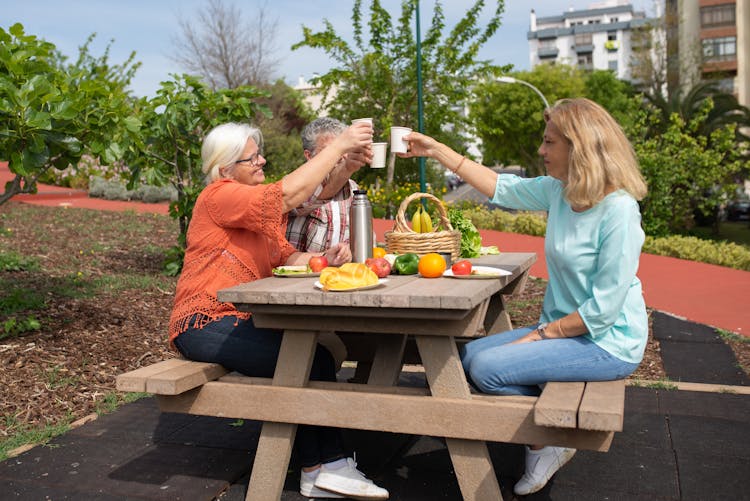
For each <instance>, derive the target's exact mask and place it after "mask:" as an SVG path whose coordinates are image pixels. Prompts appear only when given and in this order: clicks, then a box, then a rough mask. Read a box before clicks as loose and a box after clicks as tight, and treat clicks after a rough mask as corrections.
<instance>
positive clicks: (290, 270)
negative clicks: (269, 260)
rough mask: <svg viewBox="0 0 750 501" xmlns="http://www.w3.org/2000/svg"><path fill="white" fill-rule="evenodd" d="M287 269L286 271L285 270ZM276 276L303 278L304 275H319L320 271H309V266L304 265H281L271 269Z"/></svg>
mask: <svg viewBox="0 0 750 501" xmlns="http://www.w3.org/2000/svg"><path fill="white" fill-rule="evenodd" d="M284 271H286V273H285V272H284ZM271 273H273V276H274V277H282V278H302V277H318V276H320V272H317V273H315V272H313V271H309V268H308V267H307V266H304V265H299V266H295V265H290V266H279V267H277V268H274V269H273V270H271Z"/></svg>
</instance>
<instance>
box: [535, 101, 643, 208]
mask: <svg viewBox="0 0 750 501" xmlns="http://www.w3.org/2000/svg"><path fill="white" fill-rule="evenodd" d="M544 120H545V122H551V123H552V124H554V125H555V127H557V129H558V130H559V131H560V133H561V134H562V135H563V137H565V139H567V141H568V143H569V144H570V155H569V158H568V181H567V183H566V185H565V198H566V200H567V201H568V202H570V203H571V204H572V205H573V206H577V207H592V206H594V205H596V204H597V203H598V202H600V201H601V200H602V199H603V198H604V196H605V195H606V194H607V189H608V188H609V187H612V188H614V189H615V190H619V189H622V190H625V191H626V192H628V193H629V194H630V195H632V196H633V198H635V199H636V200H641V199H643V197H645V196H646V192H647V190H648V188H647V187H646V181H645V180H644V179H643V176H642V175H641V171H640V169H639V168H638V160H637V159H636V157H635V152H634V151H633V147H632V145H631V144H630V141H628V138H627V137H626V136H625V133H624V132H623V130H622V128H621V127H620V125H619V124H618V123H617V122H616V121H615V119H614V118H612V116H611V115H610V114H609V113H607V110H605V109H604V108H602V107H601V106H599V105H598V104H596V103H595V102H593V101H591V100H589V99H586V98H576V99H561V100H559V101H558V102H556V103H555V105H554V106H553V107H551V108H549V109H547V110H546V111H545V112H544Z"/></svg>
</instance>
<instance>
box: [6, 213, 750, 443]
mask: <svg viewBox="0 0 750 501" xmlns="http://www.w3.org/2000/svg"><path fill="white" fill-rule="evenodd" d="M176 236H177V228H176V223H175V222H174V221H172V220H171V219H170V218H168V217H166V216H158V215H153V214H145V215H144V214H135V213H114V212H99V211H89V210H85V209H68V210H65V209H60V208H46V207H37V206H30V205H23V204H17V203H7V204H5V205H3V206H2V207H0V256H2V255H3V254H6V255H7V254H8V253H15V254H14V255H16V256H20V257H19V258H18V259H19V260H21V261H23V260H24V259H25V260H27V261H29V262H32V263H37V264H38V267H37V268H36V269H33V266H31V268H32V269H28V270H26V269H18V270H15V271H0V306H2V307H3V308H2V309H0V315H2V317H4V318H0V381H2V392H1V394H0V416H2V421H0V440H2V439H3V438H5V437H7V436H8V435H11V434H14V433H17V432H18V431H21V430H25V429H29V428H36V427H40V426H43V425H54V424H59V423H67V422H70V421H73V420H76V419H80V418H82V417H84V416H87V415H89V414H91V413H93V412H96V411H97V410H104V409H106V408H107V407H108V404H112V403H113V402H116V401H117V399H118V398H119V397H118V393H117V392H116V391H115V389H114V388H115V377H116V376H117V375H118V374H121V373H123V372H126V371H129V370H132V369H135V368H137V367H140V366H143V365H148V364H151V363H153V362H156V361H159V360H163V359H165V358H168V357H173V356H175V354H174V353H173V352H172V351H170V350H169V348H168V346H167V342H166V336H167V323H168V318H169V312H170V309H171V306H172V299H173V292H174V286H175V283H176V279H175V278H171V277H166V276H164V275H163V274H162V273H161V269H162V259H163V252H164V250H166V249H168V248H169V247H171V246H173V245H174V244H175V242H176ZM27 267H28V266H27ZM6 268H7V266H6ZM20 268H24V266H20ZM543 288H544V282H542V281H539V280H530V281H529V284H528V286H527V288H526V290H525V291H524V292H523V294H521V295H520V296H514V297H513V298H512V299H511V301H510V312H511V318H512V320H513V323H514V324H515V325H524V324H528V323H532V322H534V321H536V320H537V319H538V316H539V311H540V308H541V298H542V295H543V292H544V290H543ZM14 290H20V291H21V293H20V294H15V295H14V292H13V291H14ZM34 296H36V297H38V298H40V300H41V301H42V302H43V307H42V308H40V309H36V310H35V309H32V308H26V309H24V308H23V307H21V308H20V309H19V310H18V311H15V312H13V313H10V314H8V313H7V312H6V311H7V308H8V305H13V304H21V303H23V301H24V300H25V299H23V298H28V297H34ZM509 299H510V298H509ZM21 306H23V304H21ZM29 315H32V316H34V317H35V318H37V319H38V320H39V321H40V323H41V328H40V329H39V330H37V331H32V332H27V333H24V334H21V335H13V336H9V335H8V332H7V328H6V329H5V330H3V325H5V322H6V321H7V320H8V319H9V318H11V317H13V318H16V319H22V318H27V317H28V316H29ZM6 327H7V326H6ZM749 344H750V343H736V346H733V348H735V352H736V353H738V358H739V360H740V363H741V364H742V365H743V367H748V366H750V347H749V346H748V345H749ZM632 377H633V378H637V379H640V380H660V379H663V378H664V377H665V374H664V370H663V366H662V362H661V358H660V356H659V346H658V343H656V342H654V341H650V342H649V345H648V349H647V351H646V356H645V358H644V360H643V363H642V364H641V366H640V368H639V369H638V371H637V372H636V373H635V374H634V375H633V376H632Z"/></svg>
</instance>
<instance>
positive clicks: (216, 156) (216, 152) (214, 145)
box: [201, 122, 263, 184]
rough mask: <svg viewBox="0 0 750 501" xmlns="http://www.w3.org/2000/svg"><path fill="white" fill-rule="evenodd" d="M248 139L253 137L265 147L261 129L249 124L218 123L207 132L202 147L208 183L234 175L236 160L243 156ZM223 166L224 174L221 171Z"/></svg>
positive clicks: (258, 143)
mask: <svg viewBox="0 0 750 501" xmlns="http://www.w3.org/2000/svg"><path fill="white" fill-rule="evenodd" d="M248 139H253V140H254V141H255V143H256V144H257V145H258V148H260V149H262V148H263V135H262V134H261V132H260V129H258V128H256V127H252V126H251V125H248V124H243V123H235V122H229V123H225V124H221V125H217V126H216V127H214V128H213V129H211V131H209V133H208V134H206V137H205V138H204V139H203V146H202V147H201V159H202V160H203V166H202V167H201V170H202V171H203V173H204V174H205V175H206V184H210V183H212V182H214V181H216V180H217V179H221V178H222V177H232V173H233V172H234V168H235V162H236V161H237V160H239V159H240V157H241V156H242V152H243V151H244V150H245V146H246V145H247V140H248ZM222 167H224V175H223V176H222V174H221V171H220V169H221V168H222Z"/></svg>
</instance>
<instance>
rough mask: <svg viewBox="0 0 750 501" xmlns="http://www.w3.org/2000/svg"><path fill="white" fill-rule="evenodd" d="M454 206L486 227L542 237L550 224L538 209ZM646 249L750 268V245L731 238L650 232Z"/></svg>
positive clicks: (485, 228) (749, 269)
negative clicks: (706, 238)
mask: <svg viewBox="0 0 750 501" xmlns="http://www.w3.org/2000/svg"><path fill="white" fill-rule="evenodd" d="M454 207H458V208H461V209H462V210H463V212H464V215H465V216H466V217H468V218H469V219H471V222H472V223H474V226H476V227H477V228H479V229H483V230H496V231H505V232H509V233H520V234H523V235H534V236H539V237H541V236H544V233H545V231H546V228H547V220H546V218H545V217H544V216H543V215H540V214H537V213H530V212H519V213H518V214H512V213H510V212H508V211H505V210H503V209H489V208H487V207H484V206H478V205H472V204H471V203H466V202H463V203H460V204H454ZM643 252H646V253H649V254H655V255H657V256H670V257H676V258H680V259H687V260H690V261H698V262H701V263H708V264H715V265H718V266H726V267H728V268H734V269H738V270H747V271H750V249H748V247H746V246H743V245H738V244H735V243H731V242H714V241H712V240H703V239H700V238H697V237H687V236H669V237H651V236H647V237H646V242H645V243H644V245H643Z"/></svg>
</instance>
